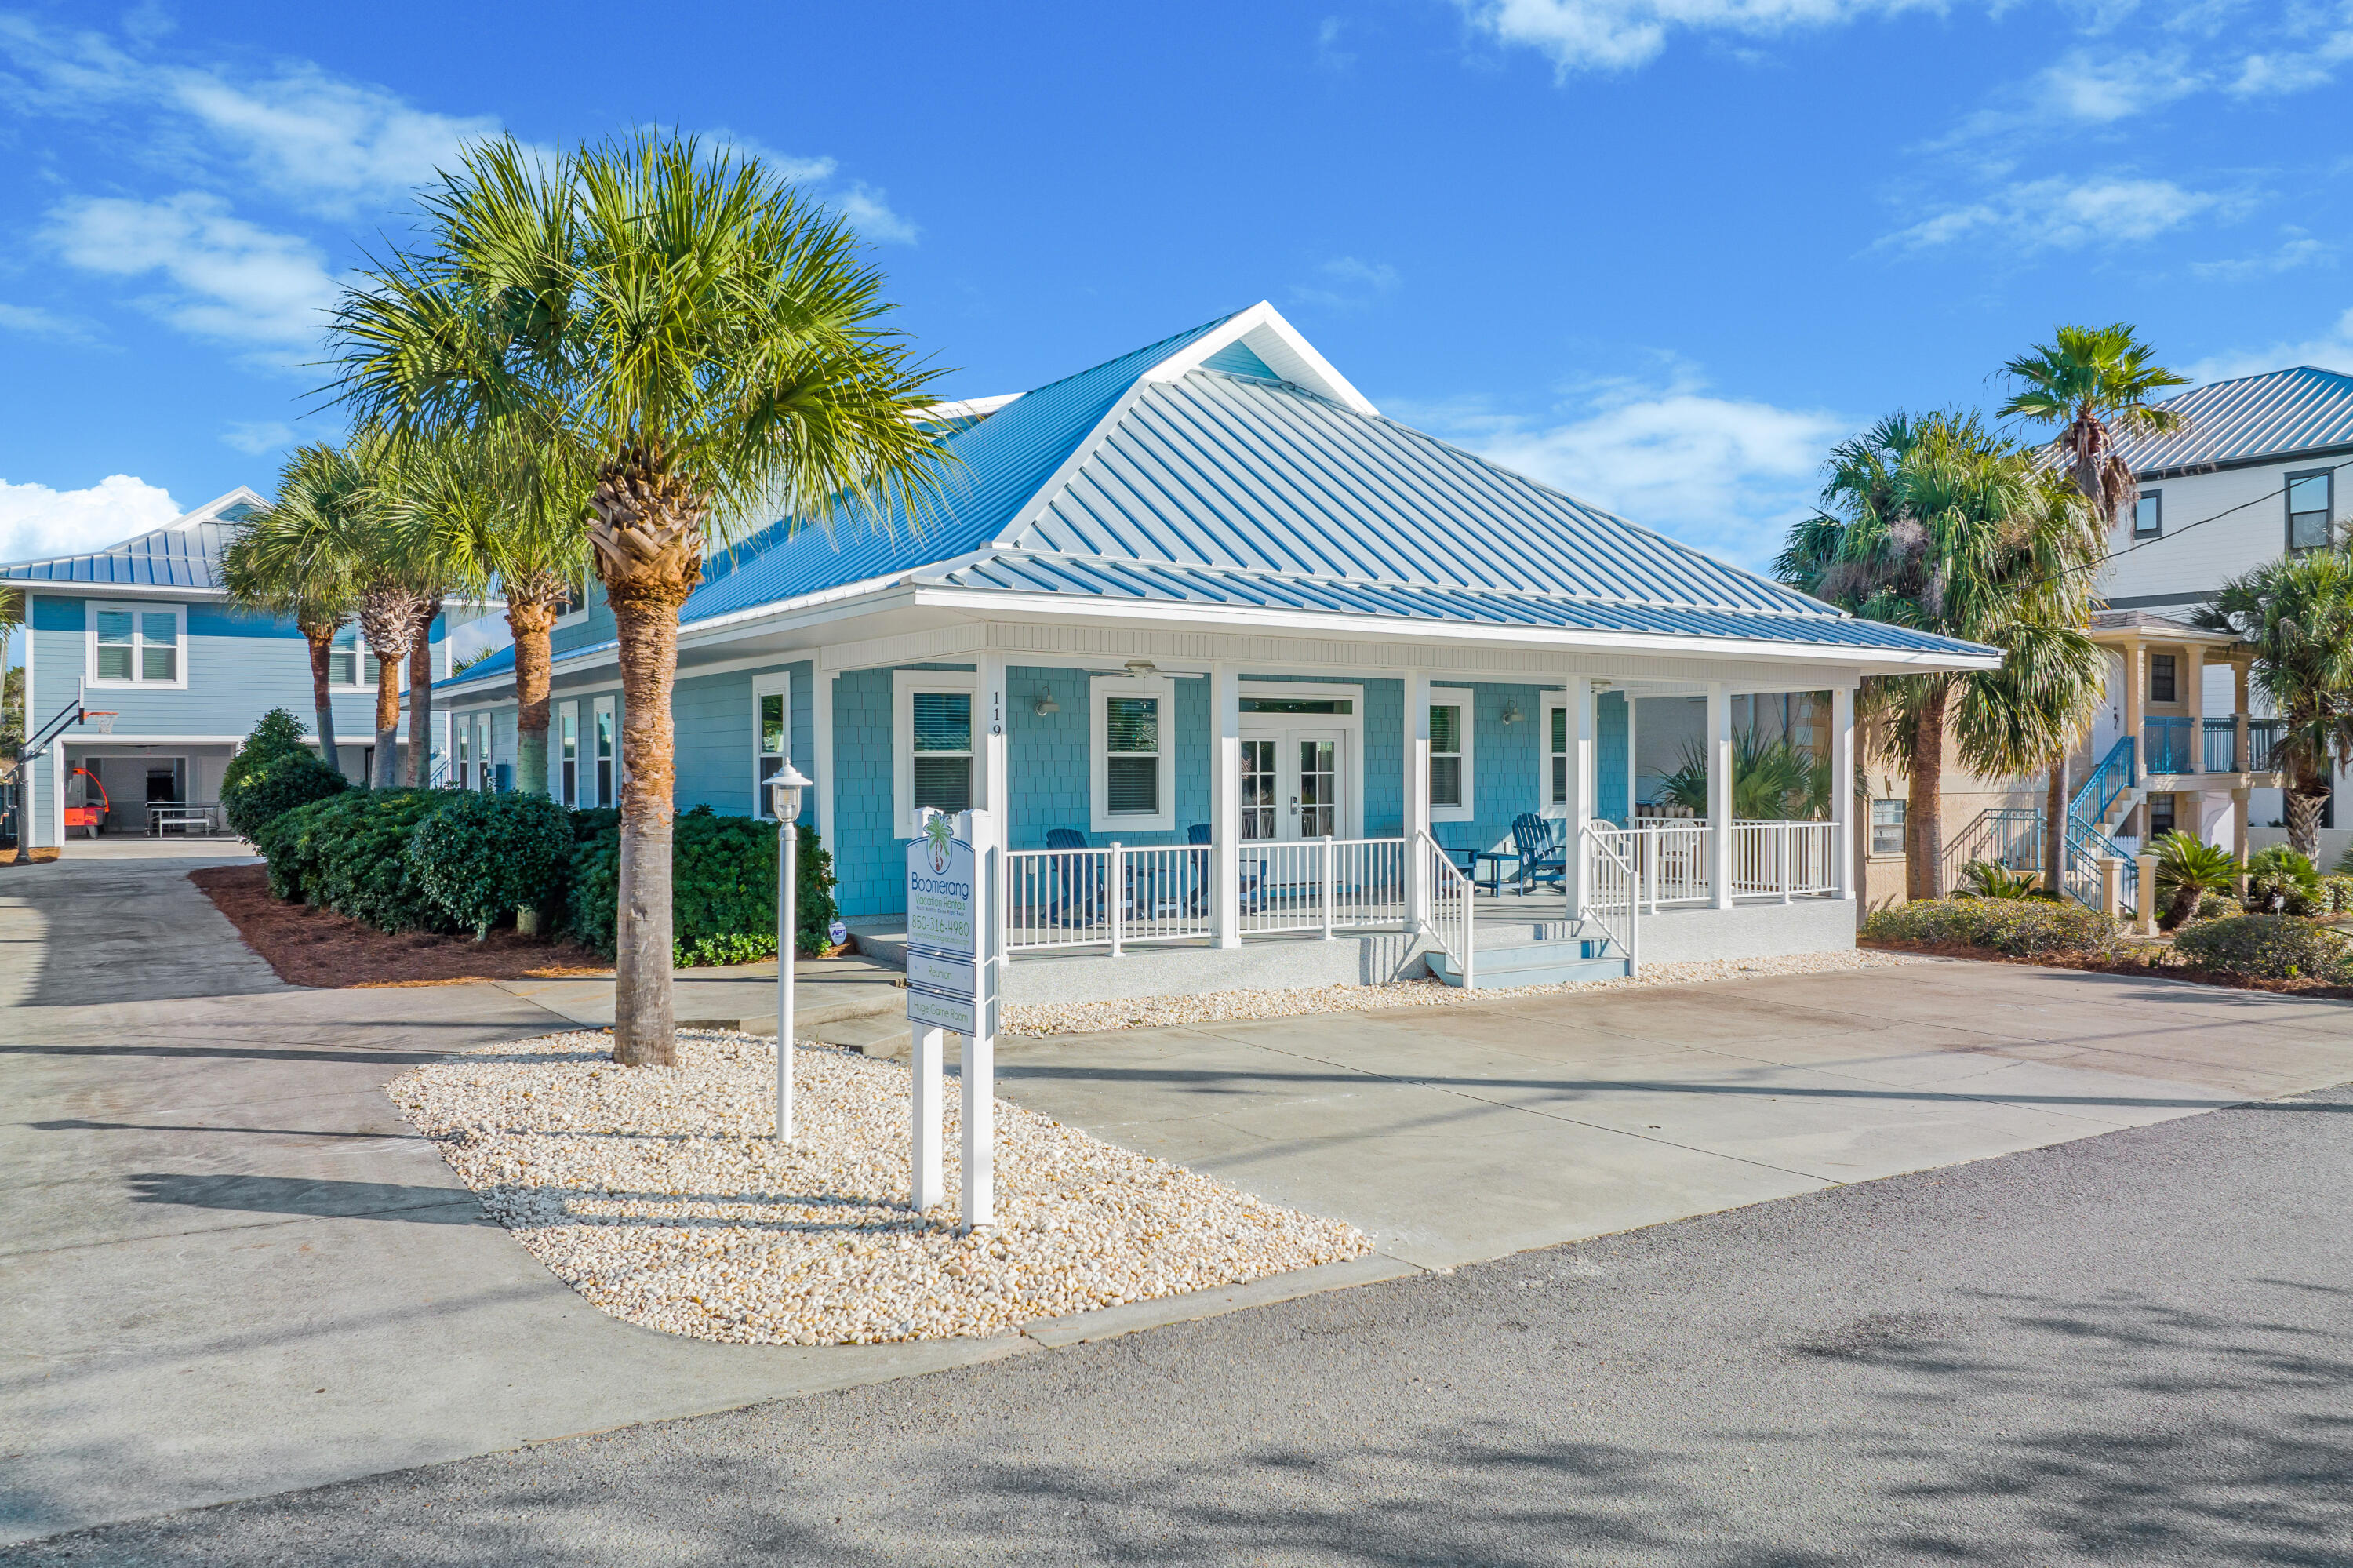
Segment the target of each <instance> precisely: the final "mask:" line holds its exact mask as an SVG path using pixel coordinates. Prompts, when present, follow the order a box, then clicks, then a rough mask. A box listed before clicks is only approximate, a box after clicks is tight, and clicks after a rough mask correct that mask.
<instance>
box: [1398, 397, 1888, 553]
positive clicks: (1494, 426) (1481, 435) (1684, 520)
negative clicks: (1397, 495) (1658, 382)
mask: <svg viewBox="0 0 2353 1568" xmlns="http://www.w3.org/2000/svg"><path fill="white" fill-rule="evenodd" d="M1564 412H1566V413H1567V418H1563V419H1561V420H1560V421H1559V422H1557V423H1550V424H1546V423H1542V422H1538V421H1533V420H1527V419H1523V418H1513V417H1509V416H1496V415H1493V414H1492V413H1489V412H1487V411H1485V410H1484V409H1483V408H1478V407H1475V406H1474V407H1471V408H1465V407H1462V406H1460V405H1457V406H1453V407H1451V408H1450V407H1440V408H1425V409H1421V410H1418V411H1417V413H1416V415H1413V416H1407V415H1403V414H1402V413H1401V416H1400V417H1418V418H1420V419H1423V420H1425V421H1427V422H1429V423H1430V426H1431V427H1432V428H1433V429H1441V430H1447V429H1451V432H1452V433H1453V436H1454V439H1456V440H1459V441H1460V442H1461V445H1463V446H1465V447H1467V448H1469V449H1470V450H1472V451H1475V452H1477V453H1479V454H1480V455H1481V456H1482V457H1486V458H1489V459H1492V460H1493V461H1496V462H1499V463H1501V464H1503V465H1504V467H1505V468H1509V469H1514V470H1516V471H1519V472H1521V473H1525V474H1526V475H1528V476H1529V477H1530V478H1532V479H1536V480H1541V481H1542V482H1545V483H1546V484H1549V485H1552V486H1553V487H1554V488H1556V489H1558V490H1561V491H1565V492H1567V493H1568V494H1571V495H1574V496H1576V497H1577V499H1579V500H1581V501H1587V502H1590V503H1593V504H1594V505H1597V506H1601V507H1606V508H1608V509H1609V511H1612V512H1615V513H1618V514H1620V515H1621V516H1624V517H1626V518H1628V519H1630V520H1631V521H1633V522H1635V523H1639V524H1642V525H1643V526H1644V527H1648V528H1654V529H1656V530H1658V531H1659V532H1661V533H1662V534H1666V535H1671V536H1672V537H1674V538H1677V539H1680V540H1682V541H1683V542H1684V543H1686V544H1691V545H1695V546H1700V547H1702V548H1704V549H1706V550H1710V551H1713V552H1714V553H1715V554H1717V555H1720V556H1725V557H1726V558H1727V559H1730V560H1733V561H1736V562H1737V563H1738V564H1740V565H1742V566H1744V567H1750V568H1752V569H1757V570H1761V569H1763V568H1764V567H1766V566H1767V564H1768V563H1769V562H1770V561H1771V560H1772V558H1773V556H1774V555H1775V554H1776V553H1777V552H1778V551H1779V549H1780V547H1781V544H1782V540H1783V538H1784V537H1785V536H1786V535H1788V530H1789V525H1790V524H1792V523H1795V522H1796V521H1797V520H1798V519H1799V518H1800V517H1803V516H1805V515H1807V514H1809V513H1810V511H1811V509H1812V503H1813V500H1814V496H1815V493H1816V492H1817V491H1819V490H1820V471H1821V465H1822V461H1823V459H1824V458H1825V457H1826V456H1827V455H1828V454H1829V451H1830V448H1831V444H1832V443H1833V442H1836V441H1838V440H1843V439H1844V438H1845V437H1847V436H1849V435H1851V434H1852V433H1853V431H1854V429H1855V427H1854V423H1853V421H1852V420H1850V419H1846V418H1841V417H1840V416H1838V415H1835V414H1832V413H1829V412H1827V411H1824V410H1821V409H1814V408H1781V407H1778V405H1775V404H1771V403H1763V402H1756V401H1750V400H1744V399H1739V398H1730V397H1715V396H1713V395H1711V394H1709V393H1708V392H1707V391H1706V389H1705V387H1704V384H1703V383H1702V382H1700V381H1699V380H1698V379H1697V378H1696V377H1695V376H1691V375H1690V374H1688V373H1687V372H1686V373H1684V374H1681V375H1678V376H1675V377H1673V378H1672V380H1671V381H1670V383H1669V384H1668V385H1665V386H1663V387H1661V386H1651V387H1641V386H1638V385H1633V384H1628V383H1617V384H1608V385H1604V386H1602V387H1599V388H1598V389H1596V390H1595V391H1594V392H1592V393H1589V394H1588V396H1587V397H1585V398H1584V399H1583V400H1581V401H1580V402H1579V403H1577V404H1576V405H1573V406H1572V407H1571V408H1568V409H1567V410H1564Z"/></svg>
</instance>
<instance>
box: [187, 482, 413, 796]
mask: <svg viewBox="0 0 2353 1568" xmlns="http://www.w3.org/2000/svg"><path fill="white" fill-rule="evenodd" d="M375 499H376V498H375V481H374V477H373V476H372V475H371V474H369V473H368V472H367V471H365V470H364V468H363V466H362V465H361V464H360V463H359V462H358V461H355V460H354V459H353V455H352V454H351V453H350V452H349V451H347V450H344V449H343V448H340V447H332V446H306V447H302V448H300V449H298V450H296V451H295V453H294V455H293V456H292V457H290V458H289V459H288V460H287V461H286V464H285V466H284V467H283V468H281V469H280V470H279V472H278V498H277V499H276V500H275V501H273V502H272V503H270V504H269V505H268V506H267V507H264V508H263V509H262V510H260V511H259V512H257V513H255V514H252V515H251V516H249V517H248V518H247V519H246V520H245V521H244V522H243V523H242V524H239V525H238V527H237V533H236V534H235V535H233V536H232V537H231V538H230V540H229V542H228V544H227V546H226V547H225V548H224V549H223V550H222V552H221V586H222V587H223V588H227V590H228V596H229V599H231V600H232V601H233V602H235V603H237V604H238V605H241V606H243V607H244V608H245V609H252V610H258V611H260V612H262V613H264V614H268V615H285V616H291V617H292V618H293V620H294V624H295V626H296V627H297V628H298V629H299V630H301V633H302V640H303V641H304V642H306V643H308V644H309V645H310V651H311V704H312V705H313V708H314V709H315V711H316V714H317V716H318V726H319V757H320V760H322V761H323V762H324V763H326V765H327V766H328V767H330V768H335V769H337V770H338V771H340V770H341V769H342V768H343V759H342V758H341V756H340V754H339V753H338V752H337V750H336V747H335V706H334V701H333V696H332V690H333V677H332V669H333V658H334V642H335V636H336V633H338V632H340V631H342V630H343V627H344V625H345V624H346V623H347V622H349V621H350V620H351V619H352V615H353V611H354V610H356V609H358V606H359V597H360V596H359V576H360V569H361V562H362V559H363V551H364V545H363V540H364V536H365V535H366V534H367V532H368V531H369V530H370V529H371V528H372V527H373V526H374V523H373V521H372V515H373V513H374V509H375Z"/></svg>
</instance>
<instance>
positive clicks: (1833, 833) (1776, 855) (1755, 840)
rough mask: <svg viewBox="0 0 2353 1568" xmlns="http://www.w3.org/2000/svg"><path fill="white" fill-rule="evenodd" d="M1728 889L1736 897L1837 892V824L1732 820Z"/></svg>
mask: <svg viewBox="0 0 2353 1568" xmlns="http://www.w3.org/2000/svg"><path fill="white" fill-rule="evenodd" d="M1732 891H1733V895H1734V896H1735V897H1741V896H1746V897H1752V898H1753V897H1757V896H1760V895H1761V896H1766V897H1770V896H1772V895H1777V894H1778V895H1779V896H1780V899H1781V902H1783V903H1784V904H1787V903H1788V901H1789V900H1790V899H1791V898H1793V897H1797V896H1799V895H1811V894H1816V893H1835V892H1837V891H1838V824H1837V823H1835V822H1735V823H1733V824H1732Z"/></svg>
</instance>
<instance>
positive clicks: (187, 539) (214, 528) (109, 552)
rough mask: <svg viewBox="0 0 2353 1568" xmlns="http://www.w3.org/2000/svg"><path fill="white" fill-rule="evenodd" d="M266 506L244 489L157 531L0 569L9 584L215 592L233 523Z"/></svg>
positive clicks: (235, 491) (181, 515) (184, 514)
mask: <svg viewBox="0 0 2353 1568" xmlns="http://www.w3.org/2000/svg"><path fill="white" fill-rule="evenodd" d="M267 505H269V502H268V501H267V500H266V499H265V498H263V497H262V496H260V495H259V494H257V493H254V492H253V491H250V490H248V489H247V488H246V487H245V486H243V485H239V486H237V488H236V489H235V490H232V491H230V492H229V493H227V495H222V496H216V497H215V498H214V499H213V500H211V501H207V502H206V503H204V504H203V505H202V506H199V507H196V508H195V509H194V510H192V511H188V512H184V513H182V514H180V515H179V516H177V517H174V519H172V521H170V522H169V523H166V524H164V525H163V526H162V527H161V528H153V529H150V530H149V531H148V532H146V533H144V534H141V535H137V536H135V537H133V538H129V539H125V540H124V541H122V543H121V544H120V545H110V546H107V547H106V548H105V549H103V550H90V551H87V552H85V553H83V554H81V555H77V556H51V557H49V558H48V559H47V560H40V561H20V562H17V563H16V564H14V565H11V566H5V567H0V579H5V580H7V581H9V582H34V583H90V584H92V585H94V586H98V587H103V588H186V589H189V590H191V591H193V592H200V593H202V592H217V591H218V590H219V588H220V553H221V547H222V546H224V545H226V544H227V543H228V538H229V535H230V534H231V533H232V532H233V531H234V530H235V528H236V525H237V524H238V523H239V522H241V521H243V520H244V519H245V518H247V517H248V516H251V515H252V514H254V513H255V512H257V511H259V509H260V508H262V507H264V506H267Z"/></svg>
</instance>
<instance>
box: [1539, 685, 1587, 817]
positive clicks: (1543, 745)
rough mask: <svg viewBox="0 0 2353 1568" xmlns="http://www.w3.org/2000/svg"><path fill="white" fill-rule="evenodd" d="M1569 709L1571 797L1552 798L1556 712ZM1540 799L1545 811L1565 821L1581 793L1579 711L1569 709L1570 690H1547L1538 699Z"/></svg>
mask: <svg viewBox="0 0 2353 1568" xmlns="http://www.w3.org/2000/svg"><path fill="white" fill-rule="evenodd" d="M1556 713H1568V758H1569V763H1568V792H1569V795H1570V797H1571V799H1569V800H1554V799H1553V798H1552V759H1553V749H1552V715H1555V714H1556ZM1536 724H1537V725H1538V726H1540V727H1538V729H1537V731H1536V799H1537V800H1541V801H1543V802H1544V810H1543V811H1542V813H1541V814H1542V815H1544V816H1546V817H1550V818H1552V819H1553V820H1554V821H1567V817H1568V809H1569V807H1570V806H1572V805H1574V804H1576V800H1575V799H1574V797H1575V796H1576V794H1577V715H1576V714H1574V713H1569V710H1568V694H1567V692H1546V693H1543V694H1540V695H1539V696H1538V697H1537V699H1536Z"/></svg>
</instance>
